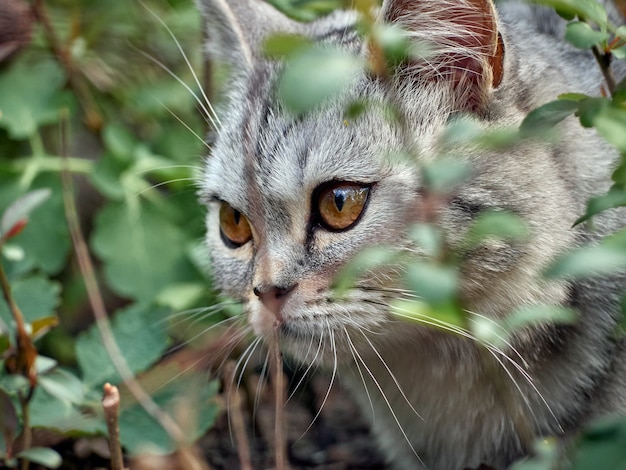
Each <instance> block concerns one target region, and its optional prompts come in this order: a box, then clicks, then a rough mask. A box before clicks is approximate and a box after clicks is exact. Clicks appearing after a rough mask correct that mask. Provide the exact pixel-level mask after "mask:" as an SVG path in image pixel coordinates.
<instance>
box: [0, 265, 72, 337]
mask: <svg viewBox="0 0 626 470" xmlns="http://www.w3.org/2000/svg"><path fill="white" fill-rule="evenodd" d="M12 289H13V296H14V297H15V302H16V303H17V305H18V306H19V307H20V310H21V311H22V314H23V315H24V320H25V321H26V322H27V323H32V322H33V321H35V320H39V319H41V318H45V317H49V316H51V315H53V314H54V311H55V309H56V307H57V306H58V305H59V303H60V293H61V286H60V285H59V284H58V283H56V282H52V281H50V280H49V279H48V278H46V277H44V276H42V275H40V274H38V275H33V276H30V277H27V278H23V279H18V280H16V281H14V282H13V283H12ZM0 318H2V319H3V320H4V321H5V323H7V324H9V325H10V324H12V322H13V318H12V315H11V313H10V311H9V307H8V305H7V304H6V302H5V300H4V298H2V297H0Z"/></svg>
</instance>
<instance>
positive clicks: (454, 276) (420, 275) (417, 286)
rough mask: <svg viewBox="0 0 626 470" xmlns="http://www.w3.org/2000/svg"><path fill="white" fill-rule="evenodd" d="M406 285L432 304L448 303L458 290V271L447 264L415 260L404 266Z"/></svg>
mask: <svg viewBox="0 0 626 470" xmlns="http://www.w3.org/2000/svg"><path fill="white" fill-rule="evenodd" d="M405 277H406V281H407V285H408V287H409V288H410V289H411V290H412V291H413V292H415V294H416V295H417V296H418V298H420V299H422V300H424V301H425V302H427V303H428V304H430V305H432V306H437V305H441V304H446V303H450V302H451V301H453V300H454V298H455V297H456V294H457V290H458V287H457V286H458V273H457V271H456V269H454V268H452V267H449V266H439V265H436V264H431V263H426V262H421V261H415V262H412V263H410V264H409V265H408V266H407V268H406V275H405Z"/></svg>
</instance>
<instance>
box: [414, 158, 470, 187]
mask: <svg viewBox="0 0 626 470" xmlns="http://www.w3.org/2000/svg"><path fill="white" fill-rule="evenodd" d="M470 172H471V167H470V165H469V164H468V163H467V162H465V161H462V160H453V159H447V158H446V159H442V160H439V161H436V162H433V163H430V164H428V165H425V166H423V167H422V177H423V178H424V186H425V187H426V188H427V189H428V190H430V191H433V192H435V193H441V194H449V193H451V192H452V191H454V189H455V188H456V187H457V186H458V185H460V184H461V183H462V182H463V181H464V180H465V179H466V178H467V177H468V176H469V175H470Z"/></svg>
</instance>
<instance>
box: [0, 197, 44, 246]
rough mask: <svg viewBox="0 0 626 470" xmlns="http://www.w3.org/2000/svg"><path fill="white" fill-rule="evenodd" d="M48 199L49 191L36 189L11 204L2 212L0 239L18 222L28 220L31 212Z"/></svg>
mask: <svg viewBox="0 0 626 470" xmlns="http://www.w3.org/2000/svg"><path fill="white" fill-rule="evenodd" d="M48 198H50V190H49V189H36V190H34V191H31V192H29V193H27V194H25V195H24V196H22V197H21V198H19V199H18V200H17V201H15V202H14V203H13V204H11V205H10V206H9V207H8V208H7V209H6V210H5V211H4V213H3V214H2V219H1V220H0V238H3V237H4V236H6V235H7V233H9V231H10V230H11V229H12V228H13V227H14V226H15V225H17V224H18V223H19V222H20V221H22V220H28V218H29V216H30V214H31V212H33V210H35V209H36V208H37V207H39V206H40V205H42V204H43V203H44V202H45V201H46V200H47V199H48Z"/></svg>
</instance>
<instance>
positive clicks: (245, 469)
mask: <svg viewBox="0 0 626 470" xmlns="http://www.w3.org/2000/svg"><path fill="white" fill-rule="evenodd" d="M234 377H235V364H234V362H233V361H228V362H226V363H225V364H224V369H223V374H222V382H223V384H224V390H225V392H226V403H227V408H228V415H229V416H230V418H231V420H232V424H233V431H234V433H235V439H236V442H237V453H238V455H239V465H240V467H241V470H252V463H251V460H250V442H249V441H248V434H247V433H246V425H245V422H244V419H243V415H242V413H241V395H240V393H239V390H238V389H237V387H236V386H235V379H234Z"/></svg>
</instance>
